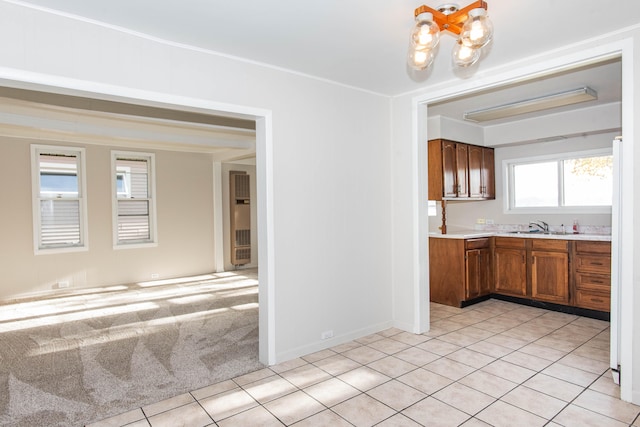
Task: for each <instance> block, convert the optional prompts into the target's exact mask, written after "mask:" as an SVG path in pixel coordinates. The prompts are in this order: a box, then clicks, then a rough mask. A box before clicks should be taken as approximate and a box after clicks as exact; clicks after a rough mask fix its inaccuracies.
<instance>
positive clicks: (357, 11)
mask: <svg viewBox="0 0 640 427" xmlns="http://www.w3.org/2000/svg"><path fill="white" fill-rule="evenodd" d="M10 1H14V2H18V3H20V4H31V5H37V6H40V7H43V8H50V9H52V10H57V11H61V12H64V13H68V14H72V15H76V16H80V17H84V18H87V19H91V20H95V21H99V22H103V23H107V24H110V25H114V26H118V27H122V28H126V29H129V30H132V31H136V32H140V33H143V34H147V35H150V36H154V37H158V38H161V39H165V40H169V41H173V42H177V43H183V44H187V45H192V46H197V47H199V48H203V49H208V50H211V51H215V52H220V53H223V54H226V55H233V56H236V57H240V58H246V59H249V60H253V61H258V62H261V63H265V64H269V65H272V66H276V67H281V68H285V69H289V70H293V71H296V72H301V73H305V74H309V75H312V76H317V77H320V78H323V79H328V80H332V81H336V82H339V83H342V84H346V85H350V86H354V87H358V88H362V89H366V90H370V91H373V92H377V93H381V94H385V95H397V94H400V93H404V92H407V91H412V90H415V89H418V88H420V87H424V86H425V85H427V84H433V83H437V82H442V81H445V80H450V79H455V78H459V77H456V75H455V74H454V73H453V71H452V69H451V65H450V58H449V54H450V51H451V47H452V45H453V42H454V37H453V36H452V35H450V34H449V35H445V36H444V37H442V41H441V46H440V52H439V54H438V55H437V57H436V61H435V64H434V67H433V69H432V70H431V71H427V72H421V73H412V72H409V71H408V69H407V66H406V61H405V58H406V53H407V47H408V35H409V31H410V29H411V26H412V24H413V21H414V18H413V11H414V9H415V8H417V7H418V6H420V5H421V4H423V2H422V1H421V0H366V1H365V0H321V1H314V2H312V1H301V0H226V1H222V0H218V1H213V0H180V1H175V0H173V1H168V0H135V1H131V0H110V1H87V0H27V1H18V0H10ZM442 3H449V1H434V0H427V1H424V4H427V5H428V6H431V7H433V8H436V7H437V6H439V5H441V4H442ZM470 3H471V1H469V0H466V1H464V2H461V4H460V5H461V6H466V5H467V4H470ZM605 3H606V4H605ZM488 4H489V7H488V10H489V16H490V17H491V19H492V21H493V22H494V26H495V39H494V42H493V43H492V46H491V49H490V52H488V54H487V55H486V57H485V58H483V59H482V61H481V63H480V64H479V66H478V67H477V70H475V72H476V73H479V74H481V73H482V72H483V71H484V70H487V69H490V68H491V67H494V66H497V65H500V64H505V63H509V62H511V61H514V60H517V59H519V58H526V57H529V56H531V55H534V54H537V53H542V52H545V51H548V50H551V49H554V48H556V47H558V46H564V45H568V44H571V43H576V42H580V41H584V40H587V39H589V38H591V37H595V36H598V35H601V34H603V33H607V32H611V31H615V30H616V29H619V28H621V27H625V26H631V25H635V24H637V23H638V22H640V1H638V0H613V1H611V0H610V1H607V2H603V1H601V0H561V1H553V2H552V1H551V0H545V1H524V0H520V1H513V0H489V1H488ZM604 17H608V19H603V18H604ZM614 17H615V18H614Z"/></svg>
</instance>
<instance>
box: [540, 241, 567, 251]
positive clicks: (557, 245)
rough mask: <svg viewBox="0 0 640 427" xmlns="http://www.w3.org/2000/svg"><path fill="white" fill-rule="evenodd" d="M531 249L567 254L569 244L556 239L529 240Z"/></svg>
mask: <svg viewBox="0 0 640 427" xmlns="http://www.w3.org/2000/svg"><path fill="white" fill-rule="evenodd" d="M531 249H533V250H544V251H561V252H568V250H569V242H568V241H567V240H556V239H531Z"/></svg>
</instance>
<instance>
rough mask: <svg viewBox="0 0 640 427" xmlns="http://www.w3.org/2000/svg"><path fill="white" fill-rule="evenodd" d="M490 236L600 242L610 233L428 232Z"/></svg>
mask: <svg viewBox="0 0 640 427" xmlns="http://www.w3.org/2000/svg"><path fill="white" fill-rule="evenodd" d="M492 236H499V237H519V238H532V239H558V240H597V241H602V242H610V241H611V235H609V234H555V233H553V234H544V233H529V232H519V233H509V232H502V231H478V230H451V231H450V232H447V234H442V233H440V232H439V231H436V232H430V233H429V237H436V238H441V239H475V238H479V237H492Z"/></svg>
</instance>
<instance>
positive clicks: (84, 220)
mask: <svg viewBox="0 0 640 427" xmlns="http://www.w3.org/2000/svg"><path fill="white" fill-rule="evenodd" d="M30 148H31V204H32V212H33V214H32V220H33V250H34V254H35V255H43V254H58V253H66V252H85V251H88V250H89V236H88V232H87V230H88V223H89V220H88V215H87V190H86V189H87V179H86V173H85V171H86V170H87V169H86V160H85V157H86V150H85V149H84V148H83V147H71V146H61V145H60V146H59V145H41V144H31V147H30ZM47 154H53V155H63V156H75V157H76V177H77V181H78V196H77V197H68V196H67V197H54V196H53V195H49V196H48V197H42V194H41V190H40V184H41V180H40V175H41V170H40V161H39V160H40V155H47ZM42 200H77V201H78V210H79V212H78V220H79V224H78V225H79V233H80V241H79V243H77V244H68V245H50V246H47V245H42V215H41V201H42Z"/></svg>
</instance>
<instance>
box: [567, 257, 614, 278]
mask: <svg viewBox="0 0 640 427" xmlns="http://www.w3.org/2000/svg"><path fill="white" fill-rule="evenodd" d="M575 262H576V270H584V271H595V272H597V273H604V274H611V257H608V256H602V255H593V256H592V255H578V256H576V261H575Z"/></svg>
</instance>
